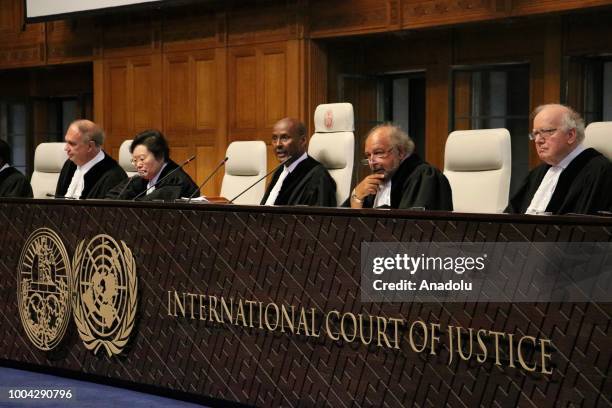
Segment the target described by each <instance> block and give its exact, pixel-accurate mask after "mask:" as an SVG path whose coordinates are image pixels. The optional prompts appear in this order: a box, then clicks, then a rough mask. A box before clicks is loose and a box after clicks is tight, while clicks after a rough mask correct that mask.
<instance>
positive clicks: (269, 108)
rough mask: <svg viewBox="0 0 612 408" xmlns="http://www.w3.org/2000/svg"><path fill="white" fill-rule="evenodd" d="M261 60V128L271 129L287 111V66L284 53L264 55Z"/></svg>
mask: <svg viewBox="0 0 612 408" xmlns="http://www.w3.org/2000/svg"><path fill="white" fill-rule="evenodd" d="M262 59H263V95H264V101H263V102H264V104H263V110H264V112H263V127H266V128H271V127H272V126H274V124H275V123H276V122H277V121H278V119H279V118H282V117H283V116H284V115H285V112H286V111H287V100H286V96H287V80H286V78H287V64H286V61H285V53H283V52H270V53H264V54H263V56H262Z"/></svg>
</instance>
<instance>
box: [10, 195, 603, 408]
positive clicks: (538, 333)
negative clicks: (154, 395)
mask: <svg viewBox="0 0 612 408" xmlns="http://www.w3.org/2000/svg"><path fill="white" fill-rule="evenodd" d="M43 227H46V228H49V229H51V230H53V231H55V232H56V233H57V234H58V236H59V237H60V238H61V241H62V242H63V243H64V245H65V247H66V250H67V253H68V255H69V256H70V258H71V259H74V257H75V251H77V250H78V248H79V244H80V242H81V241H83V242H84V243H87V242H89V240H91V239H92V238H93V237H95V236H97V235H99V234H106V235H108V236H110V237H112V238H114V239H115V240H116V241H117V242H120V241H123V242H125V244H126V245H127V247H129V248H130V249H131V251H132V253H133V257H134V261H135V265H136V274H137V276H138V278H137V279H138V297H137V314H136V317H135V321H134V327H133V331H132V332H131V334H130V336H129V342H128V343H127V345H126V346H125V348H124V349H123V350H122V351H121V353H120V354H119V355H115V356H112V357H108V356H107V355H106V354H105V353H104V352H102V351H101V350H99V351H98V353H97V354H94V353H93V352H92V351H90V350H87V349H86V348H85V347H84V343H83V341H82V340H81V338H80V337H79V334H78V330H77V327H76V326H75V323H74V321H73V320H71V321H70V323H69V325H68V329H67V331H66V334H65V336H64V337H63V339H62V340H61V342H60V343H59V345H58V346H57V347H56V348H54V349H53V350H51V351H41V350H39V349H38V348H36V347H35V346H34V345H33V343H32V341H30V340H29V339H28V337H27V336H26V334H25V330H24V328H23V325H22V322H21V320H20V312H19V307H20V306H19V302H18V295H17V292H18V289H17V288H18V286H17V285H18V282H19V279H21V278H20V277H18V273H19V272H18V271H19V264H20V254H21V252H22V249H23V247H24V245H25V243H26V241H27V239H28V237H29V236H30V234H32V233H33V232H34V231H35V230H37V229H39V228H43ZM362 241H367V242H375V241H391V242H409V241H438V242H465V241H488V242H583V241H585V242H586V241H589V242H610V241H612V218H601V217H578V216H575V217H570V216H567V217H558V216H551V217H532V216H510V215H486V214H454V213H432V212H410V211H393V212H392V211H384V210H380V211H376V210H359V211H357V210H348V209H321V208H305V207H295V208H269V207H250V206H226V205H213V204H208V205H206V204H204V205H202V204H189V205H186V204H179V203H177V204H169V203H131V202H130V203H121V202H111V201H109V202H105V201H58V200H36V201H35V200H8V199H5V200H2V201H0V255H1V257H0V277H1V278H0V293H1V295H2V296H1V298H0V325H1V327H2V331H0V359H2V361H3V362H4V364H7V365H14V366H26V367H29V368H35V369H42V370H47V371H52V372H56V373H60V374H64V375H75V376H78V377H80V378H86V379H93V380H96V381H107V382H110V383H119V384H121V385H125V386H131V387H141V388H145V389H148V390H151V389H155V390H158V391H159V392H166V391H169V392H177V393H180V395H182V396H188V397H190V398H194V399H196V400H202V401H207V402H208V403H211V400H209V399H208V398H213V399H215V400H217V401H220V400H225V401H231V402H239V403H244V404H247V405H256V406H266V407H267V406H295V405H300V406H324V405H328V406H334V407H342V406H411V405H419V406H442V405H443V404H450V405H452V406H464V405H466V406H475V405H479V404H482V405H485V406H492V405H500V406H516V405H520V406H538V407H540V406H550V407H553V406H558V405H563V406H565V405H570V404H571V405H580V406H609V405H610V404H611V400H610V397H611V396H610V390H612V380H611V379H610V371H611V370H612V340H611V339H612V319H611V315H612V304H610V303H600V304H595V303H560V304H559V303H515V304H512V303H361V301H360V297H359V282H360V271H359V262H360V244H361V242H362ZM200 295H202V296H204V297H203V298H202V299H204V304H205V305H207V306H210V303H209V301H210V298H211V297H213V298H215V299H216V301H218V302H220V301H221V298H223V299H224V300H225V301H226V302H227V305H229V304H230V303H231V302H238V301H239V300H241V301H242V302H246V301H247V300H248V301H251V302H253V303H251V305H254V307H255V309H257V308H258V303H257V302H262V303H261V304H262V305H270V304H275V305H276V306H277V307H279V308H280V307H281V306H283V305H284V306H285V307H286V308H289V307H290V306H295V308H296V309H295V310H296V313H298V314H299V311H300V310H302V309H303V310H304V311H305V312H308V314H307V315H306V317H307V319H311V318H312V319H313V321H315V320H316V322H315V323H313V324H312V325H311V323H310V322H311V320H307V323H306V324H304V325H303V326H302V330H301V332H300V333H299V334H297V333H295V332H294V333H290V332H289V331H290V330H289V329H286V330H285V332H283V331H281V330H280V329H279V328H277V329H276V330H269V329H267V328H266V327H263V328H260V327H258V326H259V325H260V324H259V323H257V322H255V323H252V322H251V323H252V324H249V322H246V326H245V324H244V323H245V320H244V318H243V320H238V319H236V320H235V322H236V324H233V323H228V321H225V322H224V323H219V322H217V321H211V319H212V318H211V317H210V316H208V317H205V318H204V320H200V311H199V310H198V307H199V303H198V302H199V301H200V298H199V296H200ZM175 296H176V297H175ZM183 296H186V301H185V303H183V306H185V305H186V311H184V312H182V311H181V310H180V306H179V307H177V299H178V300H182V299H183ZM192 299H193V301H194V302H195V305H196V306H195V309H196V310H195V311H192V309H191V303H190V302H192ZM179 303H180V302H179ZM218 305H220V304H218ZM232 305H233V306H234V307H237V306H236V305H237V303H232ZM243 306H244V307H245V308H246V303H243ZM228 307H229V306H228ZM287 310H288V309H287ZM311 310H312V312H311ZM217 311H218V313H221V312H222V308H221V306H219V309H217ZM330 311H337V312H338V317H339V316H342V315H344V314H346V313H353V315H354V316H358V315H359V314H362V315H363V316H384V317H385V318H387V319H388V318H397V319H404V320H405V322H406V325H405V326H402V327H401V328H400V335H401V338H402V343H401V344H400V346H399V348H395V347H386V346H385V345H384V342H383V346H378V345H377V344H375V343H376V342H372V344H370V345H364V344H363V343H362V342H360V341H358V340H356V341H345V340H343V339H342V338H341V339H340V340H333V339H331V338H330V337H329V336H325V335H324V334H323V333H322V332H323V331H324V329H325V327H324V326H325V316H327V315H329V312H330ZM243 312H244V310H243ZM232 313H233V316H234V317H235V314H236V313H237V312H236V311H234V312H232ZM244 313H246V312H244ZM255 314H257V313H256V312H255ZM202 316H204V314H203V315H202ZM336 320H337V319H334V323H333V324H334V325H337V324H338V322H337V321H336ZM417 320H418V321H422V322H425V323H426V324H427V325H430V324H439V325H440V331H439V333H440V335H441V336H442V337H444V336H448V333H447V332H445V328H446V330H448V327H449V325H450V326H461V327H463V328H473V329H474V330H476V331H477V330H479V329H485V330H488V331H491V330H492V331H498V332H503V333H507V334H508V333H511V334H513V335H515V336H517V339H518V337H519V336H533V337H534V338H537V339H548V340H550V342H551V346H552V347H551V348H550V352H551V357H550V364H551V366H550V367H551V368H552V371H553V372H552V374H550V375H548V374H542V373H541V372H540V369H541V367H539V368H538V369H537V370H536V371H534V372H529V371H527V370H524V369H521V368H520V367H519V366H518V363H517V364H516V367H510V366H508V365H509V360H508V357H507V356H505V357H504V356H502V357H501V364H499V365H498V364H495V363H496V361H495V356H494V353H491V351H492V350H491V349H489V350H490V351H489V356H488V357H487V358H486V359H485V361H484V362H482V363H481V362H479V361H477V359H476V358H475V357H474V358H472V359H470V360H469V361H463V360H461V359H459V358H458V357H457V356H456V355H455V358H454V360H453V361H452V362H451V363H450V364H449V349H448V342H446V341H444V339H442V340H440V342H439V343H438V344H437V346H436V347H435V350H434V352H435V354H433V355H432V354H430V351H431V349H430V348H426V350H425V351H423V352H415V351H414V350H413V349H412V348H411V347H410V344H409V341H407V340H406V339H407V336H408V331H409V326H410V324H411V323H413V322H415V321H417ZM387 322H389V321H387ZM251 325H252V326H253V327H250V326H251ZM314 326H316V328H315V330H314V333H313V332H312V331H311V332H310V336H307V335H305V334H304V333H305V331H306V330H305V327H308V328H313V327H314ZM334 327H335V326H334ZM364 327H365V329H368V326H367V325H366V326H364ZM316 329H318V330H319V334H320V336H319V337H315V336H314V334H315V333H317V330H316ZM294 331H295V328H294ZM331 331H332V332H334V333H336V330H333V329H332V330H331ZM416 338H417V340H418V336H416ZM383 340H384V339H383ZM421 340H422V339H421ZM538 353H539V351H538V350H537V348H535V347H532V348H531V349H530V350H528V354H529V355H528V356H527V357H528V359H529V361H539V360H538V359H539V357H538ZM514 359H515V360H516V355H515V356H514ZM215 400H212V402H213V403H214V402H215Z"/></svg>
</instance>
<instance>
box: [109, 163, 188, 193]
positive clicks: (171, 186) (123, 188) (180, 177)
mask: <svg viewBox="0 0 612 408" xmlns="http://www.w3.org/2000/svg"><path fill="white" fill-rule="evenodd" d="M177 167H178V164H176V163H175V162H173V161H172V160H168V162H167V165H166V167H164V169H163V170H162V171H161V173H160V175H159V178H158V181H160V182H159V184H157V185H156V186H155V188H154V189H151V190H150V192H149V194H146V193H145V190H146V189H147V184H148V182H149V181H148V180H147V179H145V178H143V177H141V176H138V175H136V176H133V177H131V178H129V179H127V180H125V181H124V182H122V183H121V184H119V185H117V186H115V188H113V189H112V190H111V191H109V192H108V194H107V195H106V198H109V199H115V200H133V199H137V200H142V201H152V200H164V201H171V200H176V199H178V198H182V197H190V196H191V194H193V192H194V191H196V190H197V189H198V186H197V184H196V183H195V182H194V181H193V180H192V179H191V177H189V175H188V174H187V173H185V172H184V171H183V170H182V169H178V170H176V171H174V173H172V174H171V175H170V176H168V177H167V178H166V176H167V175H168V174H169V173H170V172H171V171H173V170H175V169H176V168H177ZM137 197H138V198H137Z"/></svg>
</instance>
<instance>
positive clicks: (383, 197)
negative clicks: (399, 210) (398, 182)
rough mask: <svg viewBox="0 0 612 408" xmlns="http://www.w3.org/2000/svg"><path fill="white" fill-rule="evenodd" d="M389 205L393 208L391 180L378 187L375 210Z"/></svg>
mask: <svg viewBox="0 0 612 408" xmlns="http://www.w3.org/2000/svg"><path fill="white" fill-rule="evenodd" d="M383 205H388V206H389V207H391V179H390V178H389V180H386V181H385V182H383V183H382V184H381V185H380V186H378V193H376V197H375V198H374V204H373V205H372V207H373V208H378V207H382V206H383Z"/></svg>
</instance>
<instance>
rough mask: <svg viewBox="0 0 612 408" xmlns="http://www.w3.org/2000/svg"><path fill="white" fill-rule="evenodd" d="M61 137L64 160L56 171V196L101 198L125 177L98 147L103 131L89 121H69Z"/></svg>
mask: <svg viewBox="0 0 612 408" xmlns="http://www.w3.org/2000/svg"><path fill="white" fill-rule="evenodd" d="M64 140H65V141H66V146H65V147H64V150H65V151H66V153H67V154H68V160H66V163H64V166H63V167H62V171H61V172H60V176H59V180H58V182H57V188H56V190H55V196H56V197H58V198H59V197H66V198H99V199H102V198H104V197H105V196H106V193H107V192H108V191H109V190H110V189H112V188H113V187H115V186H116V185H117V184H119V183H121V182H122V181H123V180H125V179H126V178H127V174H125V171H123V169H122V168H121V166H119V164H118V163H117V162H116V161H115V160H114V159H113V158H112V157H110V156H109V155H107V154H106V153H105V152H104V151H103V150H102V144H103V143H104V131H103V130H102V128H101V127H100V126H98V125H96V124H95V123H93V122H92V121H90V120H84V119H82V120H77V121H74V122H72V123H71V124H70V126H69V127H68V131H67V132H66V136H65V137H64Z"/></svg>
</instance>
